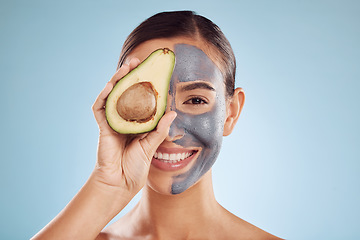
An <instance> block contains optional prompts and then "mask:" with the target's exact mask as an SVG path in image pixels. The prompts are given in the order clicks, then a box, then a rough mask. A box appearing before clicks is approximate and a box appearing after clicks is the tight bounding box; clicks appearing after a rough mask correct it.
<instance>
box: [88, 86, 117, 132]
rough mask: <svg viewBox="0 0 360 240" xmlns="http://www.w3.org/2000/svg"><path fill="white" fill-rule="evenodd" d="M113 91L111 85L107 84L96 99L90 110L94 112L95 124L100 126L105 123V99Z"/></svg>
mask: <svg viewBox="0 0 360 240" xmlns="http://www.w3.org/2000/svg"><path fill="white" fill-rule="evenodd" d="M112 89H113V85H112V84H111V83H110V82H108V83H107V84H106V86H105V88H104V89H103V90H102V91H101V92H100V94H99V96H98V97H97V98H96V100H95V102H94V104H93V106H92V110H93V112H94V116H95V119H96V122H97V123H98V124H99V125H100V124H101V123H102V122H104V121H105V119H106V118H105V114H104V110H105V108H104V106H105V103H106V98H107V96H108V95H109V93H110V92H111V90H112Z"/></svg>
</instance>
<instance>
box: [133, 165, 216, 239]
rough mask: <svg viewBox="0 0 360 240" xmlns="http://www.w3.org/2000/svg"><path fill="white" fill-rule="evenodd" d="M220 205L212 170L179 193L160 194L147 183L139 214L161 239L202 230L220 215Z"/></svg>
mask: <svg viewBox="0 0 360 240" xmlns="http://www.w3.org/2000/svg"><path fill="white" fill-rule="evenodd" d="M219 207H220V205H219V204H218V203H217V201H216V200H215V196H214V191H213V186H212V178H211V171H209V172H208V173H206V174H205V175H204V176H203V177H202V178H201V180H200V181H199V182H198V183H197V184H195V185H194V186H192V187H191V188H189V189H187V190H186V191H185V192H183V193H181V194H177V195H164V194H160V193H158V192H155V191H154V190H153V189H151V188H150V187H149V186H146V187H145V188H144V189H143V195H142V198H141V200H140V202H139V204H138V206H137V207H136V210H137V213H138V214H136V215H137V217H138V220H139V221H140V222H141V223H142V224H144V227H145V228H146V229H150V230H151V232H152V233H154V234H156V235H157V236H158V238H166V237H169V236H170V237H171V236H172V237H173V236H179V237H180V236H184V235H187V234H189V233H190V232H191V231H190V230H194V229H196V230H197V232H200V230H201V228H204V227H205V226H204V225H203V223H205V222H209V219H213V218H214V217H216V216H217V214H218V213H219ZM165 233H166V234H165Z"/></svg>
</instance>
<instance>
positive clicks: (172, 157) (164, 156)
mask: <svg viewBox="0 0 360 240" xmlns="http://www.w3.org/2000/svg"><path fill="white" fill-rule="evenodd" d="M192 154H193V153H190V152H187V153H171V154H169V153H161V152H155V154H154V158H156V159H159V160H161V161H163V162H168V163H176V162H179V161H181V160H184V159H185V158H188V157H190V156H191V155H192Z"/></svg>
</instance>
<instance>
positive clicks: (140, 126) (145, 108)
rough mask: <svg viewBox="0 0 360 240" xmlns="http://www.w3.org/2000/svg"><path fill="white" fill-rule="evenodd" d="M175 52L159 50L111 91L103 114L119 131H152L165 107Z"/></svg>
mask: <svg viewBox="0 0 360 240" xmlns="http://www.w3.org/2000/svg"><path fill="white" fill-rule="evenodd" d="M174 65H175V54H174V53H173V52H172V51H171V50H170V49H168V48H163V49H158V50H156V51H154V52H153V53H151V54H150V56H148V57H147V58H146V59H145V60H144V61H143V62H142V63H141V64H140V65H139V66H137V67H136V68H135V69H133V70H132V71H131V72H129V73H128V74H127V75H125V76H124V77H123V78H122V79H120V81H119V82H118V83H117V84H116V85H115V87H114V88H113V90H112V91H111V92H110V94H109V96H108V98H107V100H106V106H105V114H106V119H107V122H108V123H109V125H110V127H111V128H112V129H113V130H115V131H116V132H118V133H122V134H137V133H144V132H149V131H151V130H153V129H154V128H155V127H156V125H157V123H158V122H159V120H160V118H161V117H162V116H163V115H164V113H165V109H166V102H167V96H168V91H169V84H170V79H171V75H172V72H173V70H174Z"/></svg>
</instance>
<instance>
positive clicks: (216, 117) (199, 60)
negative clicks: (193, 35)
mask: <svg viewBox="0 0 360 240" xmlns="http://www.w3.org/2000/svg"><path fill="white" fill-rule="evenodd" d="M174 50H175V55H176V64H175V69H174V72H173V75H172V78H171V83H170V89H169V94H170V96H171V97H172V98H171V99H172V100H171V106H170V108H171V110H173V111H176V112H177V117H176V118H175V120H174V122H173V123H172V125H171V127H170V131H169V136H170V137H174V136H178V135H181V136H182V137H181V138H180V139H178V140H175V141H173V142H174V143H175V144H177V145H180V146H182V147H184V148H194V147H195V148H199V149H201V150H200V154H199V155H198V157H197V159H194V161H195V163H194V164H193V165H192V167H191V168H190V169H189V170H188V171H187V172H185V173H182V174H180V175H177V176H174V177H173V183H172V186H171V193H172V194H179V193H182V192H184V191H185V190H186V189H188V188H189V187H191V186H192V185H193V184H194V183H196V182H197V181H198V180H199V179H200V178H201V177H202V176H203V175H204V174H205V173H206V172H208V171H209V169H210V168H211V167H212V165H213V164H214V162H215V161H216V158H217V156H218V155H219V152H220V148H221V143H222V137H223V129H224V120H225V115H226V103H225V87H224V81H223V76H222V74H221V72H220V70H219V68H218V67H217V66H216V65H215V63H214V62H213V61H212V60H211V59H210V58H209V57H208V56H207V55H206V54H205V53H204V52H203V51H202V50H200V49H199V48H197V47H195V46H192V45H188V44H177V45H175V49H174ZM197 80H201V81H205V82H209V83H211V84H212V85H213V86H214V88H215V93H216V97H215V103H214V105H213V106H212V108H211V110H210V111H207V112H205V113H201V114H189V113H184V112H182V111H180V110H179V109H177V107H176V104H175V96H176V85H177V83H181V82H191V81H197Z"/></svg>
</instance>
